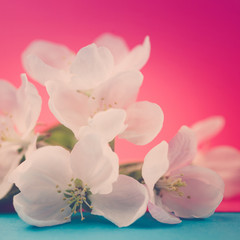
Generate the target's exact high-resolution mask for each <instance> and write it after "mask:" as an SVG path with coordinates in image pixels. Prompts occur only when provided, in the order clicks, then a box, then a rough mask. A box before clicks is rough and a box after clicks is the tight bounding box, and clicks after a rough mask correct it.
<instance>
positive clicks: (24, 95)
mask: <svg viewBox="0 0 240 240" xmlns="http://www.w3.org/2000/svg"><path fill="white" fill-rule="evenodd" d="M21 78H22V85H21V87H20V88H19V89H18V90H17V101H18V102H17V104H18V107H17V108H16V109H15V111H14V112H13V117H14V118H13V120H14V122H15V124H16V126H17V129H18V131H20V132H21V133H22V134H23V135H28V134H29V132H30V131H32V130H33V129H34V127H35V125H36V123H37V120H38V117H39V115H40V112H41V105H42V99H41V97H40V95H39V94H38V91H37V89H36V88H35V86H34V85H33V84H32V83H30V82H29V81H28V79H27V76H26V74H22V75H21Z"/></svg>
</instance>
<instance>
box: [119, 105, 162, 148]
mask: <svg viewBox="0 0 240 240" xmlns="http://www.w3.org/2000/svg"><path fill="white" fill-rule="evenodd" d="M163 119H164V115H163V112H162V109H161V108H160V107H159V106H158V105H157V104H155V103H151V102H147V101H144V102H136V103H133V104H132V105H131V106H129V107H128V109H127V120H126V124H127V125H128V127H127V129H126V130H125V131H124V132H123V133H122V134H120V135H119V137H120V138H125V139H127V140H128V141H130V142H132V143H134V144H137V145H145V144H147V143H149V142H151V141H152V140H153V139H154V138H155V137H156V136H157V135H158V133H159V132H160V130H161V129H162V125H163Z"/></svg>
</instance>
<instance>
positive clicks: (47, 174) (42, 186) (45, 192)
mask: <svg viewBox="0 0 240 240" xmlns="http://www.w3.org/2000/svg"><path fill="white" fill-rule="evenodd" d="M69 155H70V154H69V152H68V151H67V150H65V149H63V148H61V147H53V146H48V147H43V148H40V149H38V150H36V151H35V152H33V153H32V154H31V155H30V156H29V158H28V159H26V161H25V162H23V163H22V164H21V165H20V166H19V167H18V168H16V170H15V171H13V172H12V174H11V177H10V180H11V181H13V182H14V183H15V184H16V186H17V187H18V188H19V190H20V191H21V193H20V194H18V195H16V196H15V197H14V207H15V210H16V211H17V212H18V214H19V216H20V217H21V218H22V219H23V220H24V221H26V222H27V223H29V224H31V225H36V226H51V225H55V224H61V223H64V222H68V221H69V220H66V219H65V217H66V216H68V215H69V214H70V212H71V209H70V207H68V206H67V205H68V204H67V202H66V201H64V200H63V197H64V194H63V193H64V191H65V190H66V189H67V188H69V186H68V184H69V183H70V182H71V179H72V177H73V175H72V171H71V168H70V162H69ZM62 208H65V210H64V211H61V209H62Z"/></svg>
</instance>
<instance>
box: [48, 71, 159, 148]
mask: <svg viewBox="0 0 240 240" xmlns="http://www.w3.org/2000/svg"><path fill="white" fill-rule="evenodd" d="M142 79H143V77H142V75H141V74H140V73H139V72H137V71H131V72H125V73H121V74H118V75H117V76H115V77H114V78H111V79H109V80H108V81H107V82H106V83H104V84H102V85H101V86H99V87H98V88H96V89H94V90H92V91H91V92H89V93H86V92H83V91H78V90H72V89H71V88H69V87H68V85H65V84H59V83H56V82H54V81H51V82H48V83H47V90H48V93H49V96H50V100H49V107H50V109H51V111H52V113H53V114H54V116H55V117H56V118H57V119H58V120H59V121H60V122H61V123H62V124H64V125H65V126H66V127H68V128H70V129H71V130H72V131H73V132H74V133H75V135H76V136H77V135H78V132H79V129H80V128H81V127H82V126H85V125H88V124H89V123H91V122H92V121H94V122H97V121H98V120H101V122H106V123H108V125H109V126H111V125H114V119H116V117H111V114H110V113H114V111H110V113H108V111H106V110H110V109H123V110H125V112H126V115H127V118H126V122H125V124H126V125H127V127H126V129H125V131H123V133H121V134H120V135H119V137H120V138H125V139H127V140H128V141H130V142H132V143H134V144H138V145H144V144H146V143H148V142H150V141H152V139H153V138H155V137H156V135H157V134H158V133H159V131H160V130H161V128H162V125H163V112H162V110H161V108H160V107H159V106H158V105H157V104H155V103H151V102H148V101H142V102H136V97H137V93H138V90H139V88H140V86H141V83H142ZM100 113H101V118H100V117H97V115H98V114H100ZM94 119H95V120H94ZM110 119H112V120H113V121H110Z"/></svg>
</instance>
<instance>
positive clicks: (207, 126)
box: [191, 116, 225, 145]
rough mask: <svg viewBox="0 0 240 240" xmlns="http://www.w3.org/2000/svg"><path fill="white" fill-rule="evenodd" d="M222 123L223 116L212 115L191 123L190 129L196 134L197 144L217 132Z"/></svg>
mask: <svg viewBox="0 0 240 240" xmlns="http://www.w3.org/2000/svg"><path fill="white" fill-rule="evenodd" d="M224 125H225V119H224V117H222V116H213V117H209V118H206V119H204V120H202V121H199V122H197V123H195V124H193V125H192V127H191V129H192V130H193V131H194V133H195V134H196V136H197V141H198V144H199V145H200V144H202V143H204V142H206V141H207V140H209V139H211V138H213V137H214V136H216V135H217V134H219V133H220V132H221V131H222V129H223V127H224Z"/></svg>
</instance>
